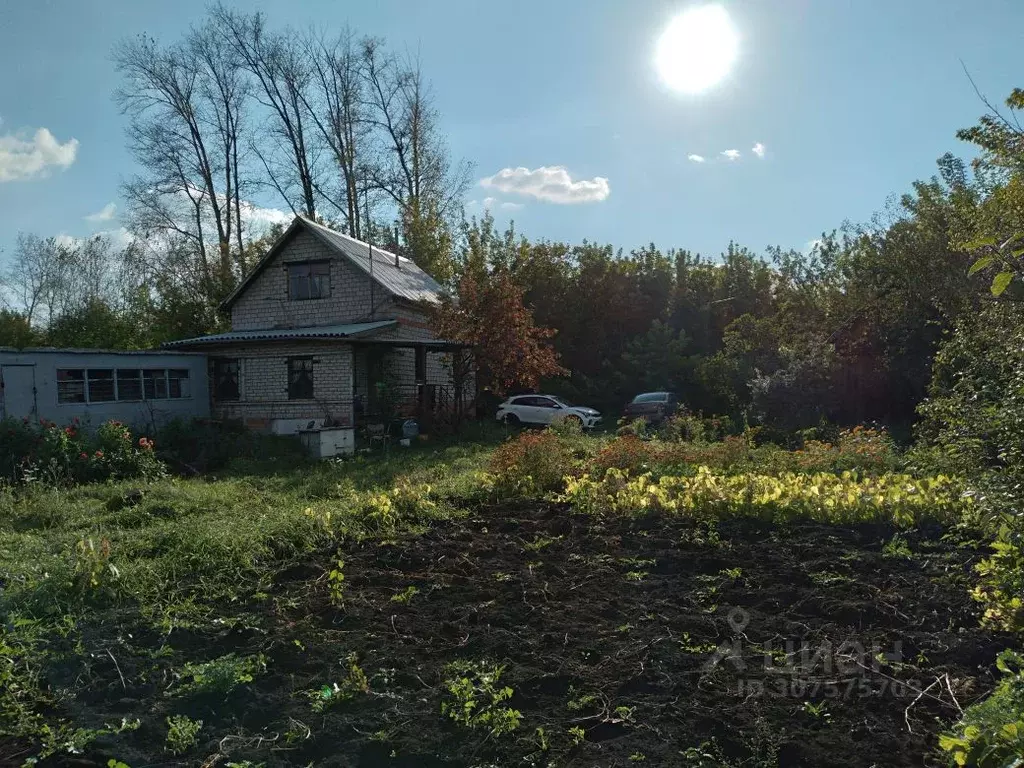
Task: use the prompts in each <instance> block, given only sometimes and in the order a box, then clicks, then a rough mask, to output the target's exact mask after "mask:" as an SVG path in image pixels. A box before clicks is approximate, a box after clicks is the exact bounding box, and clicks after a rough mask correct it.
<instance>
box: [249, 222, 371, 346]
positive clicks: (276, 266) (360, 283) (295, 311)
mask: <svg viewBox="0 0 1024 768" xmlns="http://www.w3.org/2000/svg"><path fill="white" fill-rule="evenodd" d="M302 261H327V262H329V263H330V265H331V268H330V278H329V279H330V286H331V290H330V296H329V297H327V298H325V299H307V300H304V301H292V300H290V299H289V298H288V263H289V262H302ZM371 293H372V294H373V299H374V303H375V304H376V305H377V306H376V308H373V307H371V304H370V295H371ZM390 303H391V302H390V297H389V296H388V295H387V294H386V293H385V291H384V289H383V288H381V287H380V286H374V290H373V291H371V290H370V276H369V275H368V274H366V273H365V272H363V271H362V270H361V269H359V268H358V267H356V266H354V265H353V264H352V263H351V262H350V261H349V260H348V259H346V258H345V257H344V256H341V255H339V254H338V253H336V252H334V251H332V250H331V249H330V248H328V247H327V246H326V245H324V244H323V243H322V242H321V241H320V240H319V239H318V238H317V237H316V236H315V235H313V234H311V233H310V232H307V231H306V230H300V231H299V232H297V233H296V234H295V235H294V236H293V238H292V240H291V242H289V243H288V244H287V245H286V246H285V247H284V248H283V249H282V250H281V253H280V254H278V256H277V258H275V259H274V261H273V262H272V263H271V264H269V265H267V267H266V268H265V269H264V270H263V271H262V272H261V273H260V274H259V275H258V276H257V277H256V279H255V280H253V281H252V283H251V284H250V285H249V287H248V288H246V290H245V292H244V293H243V294H242V295H241V296H239V297H238V299H236V301H235V303H234V304H233V305H232V307H231V330H233V331H253V330H259V329H264V328H303V327H307V326H313V325H337V324H341V323H356V322H364V321H367V320H369V319H370V317H371V315H372V316H373V317H375V318H376V319H378V320H384V319H388V315H387V314H386V310H387V308H388V305H389V304H390ZM374 309H376V311H374Z"/></svg>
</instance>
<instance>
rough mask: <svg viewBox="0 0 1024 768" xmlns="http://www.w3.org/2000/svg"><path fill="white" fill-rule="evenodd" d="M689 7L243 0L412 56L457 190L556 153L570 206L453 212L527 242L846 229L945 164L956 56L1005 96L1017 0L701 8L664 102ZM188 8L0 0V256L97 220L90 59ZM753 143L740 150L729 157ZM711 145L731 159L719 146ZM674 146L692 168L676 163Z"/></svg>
mask: <svg viewBox="0 0 1024 768" xmlns="http://www.w3.org/2000/svg"><path fill="white" fill-rule="evenodd" d="M691 5H693V3H687V2H668V1H667V0H648V1H645V2H627V1H626V0H614V1H613V0H558V2H554V1H553V0H542V1H537V0H518V1H517V2H515V3H492V2H478V1H477V0H436V2H430V3H424V2H418V1H417V0H377V1H375V2H372V3H339V2H330V1H329V0H263V1H262V2H259V3H255V4H246V5H245V7H258V8H260V9H261V10H263V11H265V12H266V13H267V15H268V16H269V18H270V20H271V21H272V22H274V23H275V24H285V23H289V22H290V23H292V24H295V25H298V26H306V25H307V24H317V25H322V26H325V27H328V28H329V27H331V26H336V25H337V26H340V25H342V24H343V23H345V22H346V21H347V22H348V23H349V24H350V25H351V26H353V27H354V28H355V29H356V30H358V31H360V32H364V33H367V34H373V35H379V36H383V37H385V38H387V40H388V41H389V43H390V44H391V45H392V46H395V47H408V48H410V49H412V50H416V49H417V48H418V50H419V53H420V57H421V61H422V64H423V68H424V71H425V73H426V74H427V75H428V77H429V78H430V79H431V80H432V82H433V85H434V90H435V93H436V96H437V99H438V106H439V107H440V109H441V112H442V115H443V127H444V129H445V130H446V132H447V134H448V136H449V140H450V144H451V148H452V151H453V154H454V155H455V156H457V157H462V158H465V159H467V160H469V161H471V162H472V163H473V164H474V180H479V179H483V178H485V177H490V176H492V175H494V174H496V173H498V172H499V171H501V170H502V169H505V168H510V169H515V168H519V167H523V168H527V169H531V170H536V169H537V168H541V167H554V166H560V167H564V168H565V169H566V170H567V172H568V173H569V174H570V178H571V180H572V181H573V182H579V181H587V182H589V183H590V186H589V187H588V186H584V187H582V188H580V189H581V190H582V193H581V195H580V198H581V202H577V203H574V204H555V203H551V202H543V201H540V200H537V199H535V198H531V197H528V196H522V195H516V194H514V193H507V192H501V191H500V190H499V191H497V192H496V191H495V187H493V186H492V187H491V188H484V187H481V186H480V185H476V186H474V188H472V189H471V190H470V193H469V196H468V197H467V202H469V201H475V203H476V204H475V206H474V207H473V208H471V209H470V211H471V212H472V211H473V210H475V209H478V208H479V206H480V205H481V202H482V201H483V200H484V199H485V198H487V197H494V198H495V199H496V201H497V202H495V203H494V204H493V205H494V206H495V207H496V209H497V210H496V211H495V213H496V217H497V218H498V219H499V221H501V222H504V221H506V220H507V219H508V218H509V217H514V218H515V221H516V225H517V228H518V229H519V230H520V231H522V232H523V233H525V234H526V235H528V236H530V237H536V238H548V239H560V240H568V241H572V242H578V241H580V240H582V239H584V238H587V239H589V240H591V241H598V242H602V243H603V242H610V243H612V244H614V245H615V246H622V247H625V248H627V249H628V248H630V247H634V246H639V245H642V244H645V243H648V242H652V241H653V242H655V243H656V244H658V245H660V246H662V247H665V248H667V247H685V248H689V249H692V250H698V251H701V252H704V253H708V254H717V253H719V252H720V251H721V250H723V249H724V248H725V246H726V244H727V243H728V241H729V240H730V239H732V240H736V241H737V242H739V243H741V244H744V245H747V246H748V247H751V248H754V249H762V248H764V247H765V246H766V245H774V244H778V245H782V246H784V247H795V248H802V247H804V246H805V244H806V243H807V242H808V241H809V240H811V239H813V238H815V237H816V236H818V235H819V234H820V233H821V232H822V231H823V230H830V229H832V228H833V227H836V226H838V225H840V224H841V223H842V222H843V221H844V220H846V219H850V220H854V221H863V220H866V219H867V218H869V217H870V216H871V214H872V213H873V212H874V211H876V210H879V209H881V208H882V207H883V206H884V204H885V202H886V199H887V198H888V197H889V196H891V195H893V194H898V193H901V192H903V191H905V190H907V189H908V187H909V185H910V183H911V182H912V181H913V180H915V179H918V178H923V177H927V176H930V175H932V173H933V172H934V170H935V164H934V163H935V160H936V158H937V157H938V156H939V155H941V154H942V153H943V152H946V151H949V150H952V151H954V152H956V153H958V154H961V155H967V154H968V152H969V148H968V147H966V146H964V145H961V144H960V143H959V142H957V140H956V139H955V137H954V133H955V131H956V130H957V129H958V128H961V127H965V126H968V125H971V124H972V123H974V122H975V121H976V119H977V117H978V116H979V115H980V114H981V112H982V111H983V107H982V105H981V104H980V103H979V102H978V100H977V97H976V96H975V94H974V92H973V91H972V89H971V86H970V84H969V82H968V81H967V79H966V77H965V76H964V74H963V71H962V69H961V64H960V60H961V59H962V60H963V61H964V62H965V63H966V65H967V66H968V68H969V69H970V71H971V73H972V75H973V77H974V79H975V80H976V81H977V83H978V84H979V86H980V87H981V88H982V90H983V91H985V92H986V94H988V95H989V96H990V97H991V98H992V99H993V100H994V101H999V102H1001V100H1002V99H1003V97H1004V96H1005V95H1007V94H1008V93H1009V91H1010V89H1011V88H1012V87H1014V86H1015V85H1021V86H1024V82H1022V78H1019V77H1018V74H1019V45H1018V37H1019V35H1017V34H1015V33H1011V30H1019V29H1021V28H1022V25H1024V3H1021V2H1019V0H977V1H976V2H967V0H899V1H898V2H894V1H893V0H772V1H771V2H768V1H767V0H732V1H731V2H730V1H729V0H724V2H723V5H724V6H725V7H726V9H727V10H728V12H729V14H730V16H731V18H732V21H733V23H734V24H735V26H736V27H737V29H738V32H739V35H740V38H741V39H740V51H739V58H738V61H737V63H736V66H735V67H734V68H733V70H732V72H731V74H730V75H729V76H728V77H727V78H726V80H725V81H723V82H722V83H721V84H719V85H718V86H717V87H715V88H713V89H711V90H709V91H707V92H705V93H703V94H700V95H695V96H694V95H680V94H677V93H673V92H670V91H668V90H667V89H666V88H665V87H664V86H663V85H662V83H661V82H660V80H659V78H658V76H657V74H656V72H655V70H654V68H653V54H654V45H655V42H656V40H657V37H658V34H659V32H660V31H661V30H662V29H663V28H664V27H665V25H666V24H667V22H668V21H669V20H670V19H671V18H672V17H673V16H675V15H676V14H678V13H679V12H680V11H682V10H684V9H685V8H687V7H689V6H691ZM205 7H206V2H205V0H175V1H174V2H159V3H158V2H149V1H147V2H140V1H139V0H106V1H105V2H100V1H99V0H61V1H52V2H51V1H48V0H34V2H31V3H28V2H10V1H9V2H3V3H0V71H2V72H3V73H4V76H3V77H2V78H0V119H2V121H3V122H2V123H0V248H7V249H9V248H10V247H11V245H12V243H13V241H14V238H15V236H16V234H17V232H18V231H28V232H34V233H36V234H39V235H58V234H67V235H72V236H82V235H86V234H89V233H90V232H93V231H98V230H103V229H110V228H113V227H115V226H116V225H117V218H116V215H117V214H116V211H117V210H118V209H119V207H120V200H119V196H118V187H119V184H120V183H121V181H122V180H123V179H125V178H127V177H128V176H130V175H131V174H132V173H133V172H134V164H133V161H132V159H131V157H130V156H129V154H128V152H127V151H126V149H125V142H124V127H125V120H124V118H123V117H122V116H121V115H120V114H119V112H118V110H117V108H116V106H115V105H114V103H113V100H112V93H113V91H114V89H115V87H116V86H117V85H118V77H117V74H116V72H115V71H114V68H113V65H112V64H111V62H110V51H111V48H112V46H113V45H114V43H115V42H116V41H117V40H118V39H120V38H122V37H124V36H127V35H134V34H137V33H140V32H145V33H147V34H150V35H153V36H155V37H157V38H158V39H160V40H162V41H171V40H173V39H175V38H177V37H178V36H179V35H180V34H181V33H182V32H184V31H185V29H186V28H187V27H188V25H189V24H190V23H192V22H193V21H197V20H198V19H200V18H201V17H202V15H203V14H204V10H205ZM40 129H45V130H46V131H48V132H49V134H50V137H52V140H51V138H48V137H47V136H45V135H42V134H39V133H37V132H38V131H40ZM72 139H73V140H75V142H77V143H76V144H71V143H70V142H71V140H72ZM756 143H760V144H762V145H763V147H764V153H763V154H764V156H763V158H759V157H758V156H757V155H755V154H754V153H753V152H752V151H751V149H752V147H753V146H754V145H755V144H756ZM729 149H737V150H739V151H740V153H741V154H740V156H739V158H738V159H736V160H734V161H730V160H728V159H726V158H725V157H723V156H722V155H721V154H720V153H721V152H723V151H725V150H729ZM691 154H697V155H701V156H703V157H705V158H706V160H707V161H706V162H704V163H697V162H693V161H690V160H688V155H691ZM12 156H16V157H15V159H14V160H12ZM4 163H7V164H8V168H7V171H6V172H5V170H4ZM15 163H16V166H15V165H14V164H15ZM599 178H600V179H606V180H607V182H606V183H607V189H605V188H604V186H603V184H604V183H603V182H600V181H599V180H598V179H599ZM595 189H596V190H597V193H596V194H588V192H587V190H595ZM605 192H607V194H606V195H605V194H604V193H605ZM601 197H603V199H599V200H598V199H595V198H601ZM501 201H504V202H508V203H515V204H521V205H522V207H521V208H518V209H516V210H509V209H508V208H501V207H500V202H501ZM256 202H258V203H260V204H262V205H280V203H279V202H278V201H275V200H273V199H272V198H267V199H264V200H259V201H256ZM110 203H114V204H115V206H118V209H115V215H114V217H113V218H112V219H107V220H89V219H87V218H86V217H88V216H90V215H92V214H97V213H99V212H101V211H103V209H104V208H105V207H106V206H108V205H109V204H110ZM108 210H109V209H108ZM2 258H3V256H2V255H0V259H2Z"/></svg>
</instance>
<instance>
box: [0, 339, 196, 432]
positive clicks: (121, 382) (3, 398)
mask: <svg viewBox="0 0 1024 768" xmlns="http://www.w3.org/2000/svg"><path fill="white" fill-rule="evenodd" d="M206 367H207V365H206V356H205V355H201V354H188V353H181V352H169V351H167V352H161V351H156V352H125V351H114V350H101V349H51V348H29V349H20V350H18V349H12V348H7V347H4V348H0V418H16V419H28V420H30V421H40V420H45V421H52V422H56V423H58V424H67V423H69V422H70V421H72V420H73V419H75V418H77V419H79V420H81V421H84V422H87V423H91V424H93V425H99V424H101V423H103V422H104V421H109V420H111V419H114V420H116V421H122V422H124V423H126V424H138V425H146V426H155V425H157V424H161V423H164V422H167V421H169V420H170V419H172V418H176V417H181V418H204V417H207V416H209V415H210V396H209V390H208V386H207V374H206Z"/></svg>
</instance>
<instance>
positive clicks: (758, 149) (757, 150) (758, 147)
mask: <svg viewBox="0 0 1024 768" xmlns="http://www.w3.org/2000/svg"><path fill="white" fill-rule="evenodd" d="M750 151H751V152H753V153H754V154H755V155H757V156H758V157H764V144H762V143H761V142H760V141H759V142H757V144H755V145H754V147H753V149H751V150H750Z"/></svg>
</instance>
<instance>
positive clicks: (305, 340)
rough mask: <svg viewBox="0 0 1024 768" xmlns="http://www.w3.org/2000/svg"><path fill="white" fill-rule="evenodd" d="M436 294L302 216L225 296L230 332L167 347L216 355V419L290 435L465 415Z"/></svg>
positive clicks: (374, 251)
mask: <svg viewBox="0 0 1024 768" xmlns="http://www.w3.org/2000/svg"><path fill="white" fill-rule="evenodd" d="M440 292H441V287H440V286H439V285H438V283H437V282H436V281H435V280H434V279H433V278H431V277H430V276H429V275H428V274H426V273H425V272H424V271H423V270H422V269H420V268H419V267H417V266H416V264H415V263H413V262H412V261H411V260H409V259H406V258H403V257H401V256H397V255H395V254H392V253H389V252H387V251H384V250H381V249H379V248H376V247H374V246H372V245H369V244H367V243H364V242H361V241H359V240H356V239H354V238H351V237H349V236H347V235H344V234H342V233H340V232H337V231H335V230H333V229H330V228H328V227H325V226H323V225H322V224H318V223H316V222H314V221H312V220H310V219H308V218H305V217H303V216H299V217H296V218H295V220H294V221H293V222H292V223H291V225H290V226H289V227H288V229H287V230H286V231H285V232H284V234H283V235H282V236H281V237H280V238H279V239H278V240H277V242H276V243H275V244H274V245H273V247H271V249H270V250H269V251H268V253H267V254H266V256H264V257H263V259H262V260H261V261H260V263H259V264H257V265H256V267H255V269H253V270H252V272H251V273H250V274H249V275H247V276H246V277H245V279H244V280H242V282H241V284H240V285H239V286H238V288H237V289H235V291H234V292H233V293H232V294H231V295H230V296H229V297H228V298H227V299H226V300H225V302H224V305H223V309H224V310H225V311H229V312H230V314H231V330H230V331H228V332H226V333H218V334H213V335H210V336H201V337H197V338H192V339H181V340H177V341H172V342H168V343H166V344H164V347H166V348H168V349H175V350H192V351H202V352H205V353H206V354H207V355H208V356H209V371H210V373H209V375H210V382H211V397H212V399H211V408H212V415H213V416H214V417H215V418H220V419H230V420H238V421H241V422H242V423H244V424H245V425H247V426H249V427H250V428H253V429H258V430H267V431H273V432H277V433H279V434H290V433H294V432H297V431H299V430H300V429H301V430H305V429H310V428H321V427H325V426H340V427H355V426H358V425H359V424H360V423H367V422H384V421H388V420H389V419H390V418H392V417H395V416H401V415H407V416H416V417H418V418H419V419H420V420H421V422H426V423H427V424H428V425H429V423H430V422H431V421H432V420H435V419H443V418H446V417H447V415H448V414H450V413H452V412H454V411H456V410H458V409H461V408H464V407H465V404H466V403H468V401H469V400H470V399H471V398H472V397H473V395H474V392H473V387H472V383H471V382H470V383H463V382H456V381H454V380H453V376H452V365H451V362H452V359H453V357H452V356H453V355H459V354H462V352H463V350H462V347H461V346H460V345H458V344H455V343H452V342H449V341H445V340H443V339H437V338H435V336H434V334H433V333H432V332H431V330H430V324H429V322H428V320H429V312H430V309H431V307H432V306H434V305H436V304H437V303H438V301H439V296H440Z"/></svg>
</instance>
